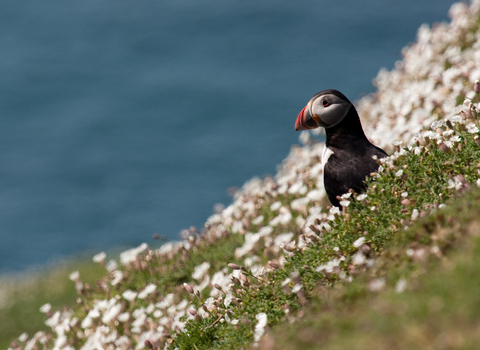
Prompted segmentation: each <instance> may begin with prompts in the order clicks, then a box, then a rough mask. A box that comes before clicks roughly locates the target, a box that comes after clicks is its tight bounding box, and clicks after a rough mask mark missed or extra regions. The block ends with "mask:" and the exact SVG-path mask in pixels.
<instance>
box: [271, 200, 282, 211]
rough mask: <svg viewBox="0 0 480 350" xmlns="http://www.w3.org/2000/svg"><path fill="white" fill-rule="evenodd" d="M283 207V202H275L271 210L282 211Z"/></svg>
mask: <svg viewBox="0 0 480 350" xmlns="http://www.w3.org/2000/svg"><path fill="white" fill-rule="evenodd" d="M281 206H282V202H280V201H277V202H274V203H272V205H270V210H271V211H277V210H278V209H280V207H281Z"/></svg>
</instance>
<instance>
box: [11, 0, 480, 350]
mask: <svg viewBox="0 0 480 350" xmlns="http://www.w3.org/2000/svg"><path fill="white" fill-rule="evenodd" d="M450 16H451V18H452V21H451V23H450V24H438V25H436V26H434V27H433V28H431V29H430V28H428V27H426V26H422V27H421V28H420V29H419V32H418V38H417V42H416V43H415V44H413V45H412V46H410V47H407V48H405V49H404V50H403V56H404V58H403V61H401V62H398V63H397V65H396V68H395V69H394V70H392V71H391V72H386V71H383V70H382V71H381V72H380V73H379V75H378V77H377V78H376V80H375V81H376V86H377V89H378V91H377V92H376V93H375V94H373V95H371V96H367V97H365V98H363V99H362V100H360V101H359V102H358V110H359V114H360V115H361V116H362V118H363V123H364V126H365V128H366V132H367V134H368V135H371V136H372V138H374V139H375V140H374V142H375V143H376V144H378V145H379V146H380V147H382V148H384V149H389V150H390V154H391V155H390V156H389V157H387V158H385V159H377V162H378V163H379V165H380V166H379V170H378V172H377V173H375V174H372V179H373V180H372V182H371V183H370V184H369V189H368V191H367V192H366V193H363V194H356V193H353V192H349V193H346V194H344V195H343V196H342V198H341V201H340V204H341V208H337V207H331V206H330V205H329V203H328V200H327V199H326V196H325V191H324V189H323V181H322V163H321V160H322V159H321V157H322V152H323V148H324V144H323V143H322V142H318V141H315V138H314V137H313V136H312V135H311V134H309V132H306V131H305V132H302V134H301V136H300V138H301V140H302V141H303V146H302V147H299V146H294V147H293V148H292V150H291V153H290V155H289V156H288V157H287V158H286V159H285V160H284V162H283V163H282V165H281V167H280V169H279V172H278V174H277V175H276V176H275V177H274V178H272V177H267V178H264V179H252V180H250V181H249V182H247V183H246V184H245V185H244V186H243V187H242V188H241V189H240V190H239V191H237V193H236V194H235V197H234V201H233V203H232V204H231V205H229V206H228V207H226V208H225V209H223V210H218V212H217V213H215V214H214V215H212V216H211V217H210V218H208V220H207V222H206V224H205V227H204V229H203V232H202V234H199V233H198V230H197V229H195V228H194V227H191V228H190V229H188V230H185V231H184V232H183V233H182V238H183V240H182V241H180V242H175V243H166V244H164V245H163V246H161V247H160V248H158V249H152V248H150V247H148V246H147V245H146V244H142V245H140V246H139V247H136V248H133V249H129V250H127V251H125V252H123V253H121V254H120V257H119V259H118V261H117V260H116V259H112V258H111V257H108V258H109V259H107V255H106V254H105V253H103V252H102V253H99V254H97V255H95V256H94V258H93V260H94V261H95V262H97V263H99V264H100V265H101V266H102V267H104V268H105V277H104V278H103V279H101V280H99V281H98V282H97V284H96V285H93V286H90V285H88V284H86V283H83V282H82V280H81V276H80V275H79V274H78V273H77V272H73V273H72V274H71V275H70V279H72V281H73V282H74V284H75V288H76V290H77V292H78V299H77V300H76V306H75V307H73V308H71V309H63V310H52V308H51V306H50V305H49V304H46V305H44V306H42V308H41V310H40V311H41V312H43V313H45V315H46V317H47V320H46V324H47V326H48V327H49V329H50V330H49V332H37V333H36V334H33V335H31V336H29V335H27V334H25V333H24V334H21V335H20V336H19V338H18V340H17V341H15V342H14V343H12V347H11V349H25V350H31V349H55V350H57V349H84V350H89V349H143V348H147V349H177V348H178V349H196V350H200V349H226V348H246V347H249V346H252V345H253V346H259V344H260V342H261V340H262V336H263V335H264V334H265V333H266V332H268V329H269V327H273V326H275V324H278V323H279V322H281V321H284V320H289V321H294V320H295V317H298V312H299V311H300V310H302V308H303V307H304V305H305V304H306V303H308V298H309V296H310V295H311V293H312V291H313V290H314V288H316V287H318V286H322V287H325V288H329V287H331V286H333V285H335V284H337V283H340V284H342V283H343V284H346V283H350V282H351V281H352V280H354V279H355V278H357V276H359V275H361V274H362V273H364V272H365V271H367V270H368V269H369V268H371V266H373V265H374V263H375V260H376V257H377V255H378V254H379V253H380V252H381V251H382V250H383V249H384V247H385V245H386V244H388V242H389V241H390V240H391V239H392V237H393V236H394V234H395V233H396V232H398V231H399V230H403V229H405V228H407V227H409V226H411V225H412V223H413V222H415V221H416V220H418V219H419V218H421V217H422V216H425V215H427V214H429V213H431V212H433V211H435V210H437V209H438V208H440V207H441V206H442V205H445V203H447V202H448V200H449V199H450V198H451V197H452V196H454V195H456V194H457V193H461V192H462V191H466V190H468V188H470V187H472V186H477V185H480V135H479V118H478V112H477V111H478V108H479V106H478V102H479V95H478V94H479V93H478V91H480V88H479V87H478V82H476V80H477V79H479V78H480V66H479V65H480V56H479V55H480V31H479V30H478V29H479V28H478V23H479V16H480V0H475V1H473V2H472V4H471V5H470V6H468V5H466V4H463V3H458V4H454V5H453V6H452V8H451V10H450ZM393 140H396V141H395V142H393V143H392V141H393ZM439 167H440V168H441V171H439V169H438V168H439ZM409 254H411V256H412V259H420V257H421V256H422V254H426V253H425V252H422V251H420V250H413V249H412V252H410V253H409ZM402 281H403V282H402ZM385 284H386V281H385V279H382V278H376V279H374V280H372V281H370V282H369V290H370V291H371V292H378V291H379V290H381V289H382V288H384V286H385ZM405 284H406V282H405V281H404V280H399V281H398V283H397V287H398V289H399V290H403V289H405Z"/></svg>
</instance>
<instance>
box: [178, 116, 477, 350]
mask: <svg viewBox="0 0 480 350" xmlns="http://www.w3.org/2000/svg"><path fill="white" fill-rule="evenodd" d="M445 128H447V129H448V127H445ZM452 128H453V129H455V131H456V132H457V133H458V136H460V139H461V141H460V142H457V143H456V144H455V145H454V149H445V148H444V149H443V150H442V149H441V148H440V147H438V145H437V143H436V142H433V141H430V140H428V139H427V141H426V143H425V144H424V145H423V146H421V148H419V150H420V154H418V155H416V154H415V153H414V152H405V153H404V154H403V155H401V156H399V157H398V159H397V160H396V161H395V162H394V163H395V164H390V165H385V166H386V167H387V169H385V171H384V172H382V173H381V175H380V176H379V177H377V178H376V180H375V182H374V183H372V184H370V187H369V189H368V191H367V199H364V200H362V201H352V202H351V203H350V205H349V207H348V212H347V213H346V214H345V215H341V216H339V217H338V218H337V219H336V220H334V221H333V223H331V225H332V229H331V230H330V231H323V232H321V238H320V239H317V240H315V241H313V242H312V243H311V244H310V245H309V246H308V248H307V249H296V250H295V254H294V255H292V256H291V257H289V258H287V263H286V264H285V266H284V268H283V269H280V270H277V271H272V272H270V273H269V274H268V276H267V277H266V278H265V279H264V280H255V279H253V278H252V275H251V273H249V271H248V270H246V272H245V274H246V275H247V276H248V277H249V278H250V281H249V283H250V285H249V286H248V287H247V288H245V287H239V288H236V289H235V296H236V297H237V298H238V303H237V304H236V305H234V306H233V307H230V308H229V312H230V313H231V314H232V315H233V316H232V317H233V318H238V319H239V320H240V323H239V324H237V325H231V324H229V323H227V322H225V323H218V324H217V323H215V324H214V327H213V326H212V323H213V320H214V319H215V317H213V318H212V319H210V320H208V319H206V320H205V319H204V320H201V322H197V321H189V322H188V323H187V326H186V330H185V332H182V333H180V334H178V336H177V337H176V338H175V340H174V343H173V345H174V346H175V347H178V348H179V349H192V350H193V349H195V350H200V349H225V348H232V349H235V348H245V347H248V346H249V345H250V344H251V343H252V341H253V335H254V331H253V330H254V325H255V324H256V323H257V320H256V318H255V316H256V315H257V314H259V313H266V314H267V317H268V325H269V326H270V327H273V326H276V325H277V324H278V323H280V322H283V321H284V320H285V318H286V315H287V316H289V315H291V314H295V313H296V312H304V311H303V306H304V304H307V303H308V298H311V297H313V295H315V290H316V289H317V288H321V289H325V290H327V291H328V290H329V289H331V288H336V287H337V285H344V284H345V282H344V281H345V277H346V276H348V275H350V276H351V277H353V279H354V281H355V279H356V276H357V275H362V274H363V273H364V269H365V267H364V266H362V265H361V264H360V265H361V266H357V265H355V263H354V261H353V257H354V255H355V254H356V252H357V249H356V248H355V247H354V246H353V242H354V241H356V240H357V239H358V238H360V237H364V238H365V247H364V249H366V255H367V257H370V258H374V259H377V258H378V257H381V256H383V255H385V254H387V255H389V254H392V252H391V251H389V250H388V251H387V250H386V249H387V247H388V246H389V245H390V243H391V241H392V239H394V238H395V237H397V236H400V237H403V240H404V243H405V244H406V245H409V246H412V247H416V246H423V245H428V244H431V243H432V237H431V236H428V235H421V234H419V232H417V231H412V230H407V231H405V232H406V233H404V234H402V232H404V231H403V230H402V228H403V227H404V226H409V225H410V224H411V223H412V215H413V217H415V216H416V215H417V214H418V216H424V215H426V214H428V213H429V212H431V211H432V210H433V209H435V208H436V207H437V206H438V205H439V204H441V203H444V202H446V201H449V200H450V198H451V197H452V196H453V195H454V194H456V193H457V192H456V191H454V190H453V189H452V188H449V186H448V185H449V181H452V179H453V178H455V177H456V176H458V175H459V174H460V175H461V179H462V181H464V182H465V184H460V185H459V187H463V190H464V191H466V190H467V189H470V188H472V186H473V185H472V184H470V185H469V184H468V182H470V183H474V182H475V181H476V180H477V179H478V178H479V175H478V168H477V164H479V162H480V147H479V145H477V143H476V142H475V140H474V137H473V135H471V134H469V133H467V132H466V131H465V130H464V129H463V127H461V126H458V125H457V126H452ZM399 170H401V172H399ZM406 193H408V194H406ZM402 194H404V195H402ZM406 199H408V201H405V200H406ZM372 207H374V208H372ZM372 209H374V210H372ZM297 238H298V237H297ZM448 238H449V237H447V239H446V240H445V241H441V242H436V243H437V244H438V245H439V246H438V247H437V249H438V250H439V251H440V252H442V251H444V250H445V249H446V247H448V246H449V245H450V244H452V243H451V242H450V241H449V239H448ZM340 257H343V259H344V260H343V261H341V262H340V263H339V266H338V268H337V271H334V272H333V273H332V272H329V273H325V272H321V271H318V270H317V269H316V267H317V266H319V265H322V264H326V263H328V262H329V261H332V260H333V259H339V258H340ZM394 263H395V264H399V265H400V266H402V267H404V270H401V269H398V268H396V269H394V270H393V271H391V272H390V274H391V275H389V276H388V277H389V278H390V279H392V280H395V279H398V278H399V277H400V276H401V275H404V274H407V272H408V271H410V270H412V269H413V267H414V265H415V264H414V265H413V267H412V265H409V264H406V266H403V265H405V264H404V263H402V260H398V261H394ZM387 272H388V271H387V270H385V269H383V270H381V271H380V272H379V274H380V275H382V274H387ZM287 279H290V282H288V283H285V281H288V280H287ZM347 284H348V283H347ZM296 285H297V286H299V285H301V286H302V287H301V288H300V290H299V291H298V292H297V293H294V292H292V290H293V288H295V286H296ZM366 286H367V285H366V282H364V283H363V284H362V283H360V284H358V283H357V282H355V283H353V287H351V288H349V289H348V291H349V292H348V293H347V294H346V295H348V296H349V298H350V299H357V298H360V296H362V297H363V296H364V292H365V290H366V288H367V287H366ZM195 302H196V305H197V306H200V305H201V304H202V303H204V302H205V301H204V300H200V301H196V300H195ZM220 302H221V300H220ZM215 310H216V311H215V312H212V316H214V315H215V313H217V314H218V315H221V314H224V313H226V312H227V308H223V307H222V306H219V307H217V308H215ZM286 310H288V311H289V312H288V314H286V312H285V311H286ZM299 310H302V311H299ZM209 321H210V322H209ZM337 326H339V325H337ZM342 327H343V326H342ZM345 327H347V328H349V326H348V322H347V323H346V324H345ZM350 328H351V327H350Z"/></svg>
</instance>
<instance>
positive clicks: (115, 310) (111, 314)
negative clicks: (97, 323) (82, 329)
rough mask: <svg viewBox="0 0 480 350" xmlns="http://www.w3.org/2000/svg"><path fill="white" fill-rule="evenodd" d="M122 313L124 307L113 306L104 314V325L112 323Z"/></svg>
mask: <svg viewBox="0 0 480 350" xmlns="http://www.w3.org/2000/svg"><path fill="white" fill-rule="evenodd" d="M121 311H122V305H120V304H114V305H113V306H111V307H110V308H109V309H108V310H107V311H106V312H105V313H104V314H103V317H102V322H103V323H104V324H108V323H110V322H111V321H112V320H113V319H114V318H115V317H117V315H118V314H119V313H120V312H121Z"/></svg>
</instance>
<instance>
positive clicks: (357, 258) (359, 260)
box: [352, 252, 367, 265]
mask: <svg viewBox="0 0 480 350" xmlns="http://www.w3.org/2000/svg"><path fill="white" fill-rule="evenodd" d="M366 262H367V259H366V258H365V255H363V253H362V252H357V253H356V254H355V255H354V256H353V259H352V263H353V265H363V264H365V263H366Z"/></svg>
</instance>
